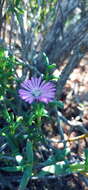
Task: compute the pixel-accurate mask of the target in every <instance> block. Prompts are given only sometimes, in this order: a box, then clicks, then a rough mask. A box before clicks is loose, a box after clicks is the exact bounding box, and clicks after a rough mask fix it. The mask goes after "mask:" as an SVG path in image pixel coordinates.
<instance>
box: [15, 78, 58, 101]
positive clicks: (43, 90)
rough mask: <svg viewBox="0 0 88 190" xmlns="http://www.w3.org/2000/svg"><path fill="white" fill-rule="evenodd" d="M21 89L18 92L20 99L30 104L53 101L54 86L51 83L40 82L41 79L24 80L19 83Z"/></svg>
mask: <svg viewBox="0 0 88 190" xmlns="http://www.w3.org/2000/svg"><path fill="white" fill-rule="evenodd" d="M21 87H22V89H20V90H19V95H20V97H21V98H22V99H23V100H25V102H28V103H29V104H31V103H32V102H34V101H39V102H45V103H46V104H47V103H48V102H51V101H53V99H54V97H55V91H56V89H55V85H54V84H53V83H52V82H46V81H45V80H44V81H42V79H41V77H39V78H36V77H35V78H34V77H32V78H31V80H25V81H24V82H23V83H21Z"/></svg>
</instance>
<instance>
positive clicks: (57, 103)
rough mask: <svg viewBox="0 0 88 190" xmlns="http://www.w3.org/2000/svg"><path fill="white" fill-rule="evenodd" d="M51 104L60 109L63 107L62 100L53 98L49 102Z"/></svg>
mask: <svg viewBox="0 0 88 190" xmlns="http://www.w3.org/2000/svg"><path fill="white" fill-rule="evenodd" d="M49 104H50V105H51V106H57V107H58V108H60V109H63V108H64V103H63V102H62V101H57V100H54V101H53V102H50V103H49Z"/></svg>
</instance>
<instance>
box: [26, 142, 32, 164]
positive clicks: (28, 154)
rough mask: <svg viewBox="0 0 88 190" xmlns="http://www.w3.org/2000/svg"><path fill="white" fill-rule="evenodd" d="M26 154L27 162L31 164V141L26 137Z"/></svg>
mask: <svg viewBox="0 0 88 190" xmlns="http://www.w3.org/2000/svg"><path fill="white" fill-rule="evenodd" d="M26 156H27V160H28V163H29V164H33V148H32V143H31V141H30V140H29V139H28V140H27V144H26Z"/></svg>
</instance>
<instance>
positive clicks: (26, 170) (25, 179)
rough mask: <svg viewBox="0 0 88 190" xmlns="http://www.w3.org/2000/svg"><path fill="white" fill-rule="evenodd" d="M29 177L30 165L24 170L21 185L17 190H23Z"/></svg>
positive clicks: (30, 174)
mask: <svg viewBox="0 0 88 190" xmlns="http://www.w3.org/2000/svg"><path fill="white" fill-rule="evenodd" d="M31 176H32V165H31V166H29V167H27V168H26V169H25V171H24V174H23V177H22V179H21V183H20V185H19V188H18V189H19V190H25V188H26V186H27V184H28V181H29V179H30V177H31Z"/></svg>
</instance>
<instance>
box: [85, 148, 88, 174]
mask: <svg viewBox="0 0 88 190" xmlns="http://www.w3.org/2000/svg"><path fill="white" fill-rule="evenodd" d="M85 157H86V159H85V170H87V171H88V148H86V149H85Z"/></svg>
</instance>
